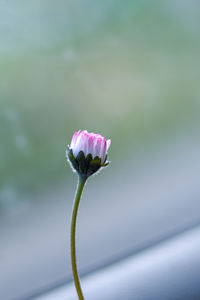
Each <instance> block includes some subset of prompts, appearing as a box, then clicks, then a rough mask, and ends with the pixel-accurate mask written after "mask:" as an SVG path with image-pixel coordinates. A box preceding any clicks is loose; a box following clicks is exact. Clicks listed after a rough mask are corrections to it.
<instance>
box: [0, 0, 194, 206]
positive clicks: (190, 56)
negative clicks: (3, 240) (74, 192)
mask: <svg viewBox="0 0 200 300" xmlns="http://www.w3.org/2000/svg"><path fill="white" fill-rule="evenodd" d="M198 8H199V3H198V1H166V2H160V1H109V0H106V1H58V2H55V1H28V2H27V1H23V0H21V1H15V2H14V3H13V1H1V6H0V37H1V44H0V99H1V100H0V139H1V147H0V168H1V174H2V176H1V182H0V184H1V194H0V207H1V211H2V210H3V209H6V207H7V206H10V205H11V204H12V205H17V203H18V202H20V201H21V200H22V198H24V197H26V199H27V200H28V198H29V197H31V196H30V194H31V195H32V194H33V193H37V192H38V191H40V190H41V189H43V190H46V189H47V188H48V187H49V186H50V185H52V184H53V185H54V186H55V185H56V184H60V182H64V181H65V180H66V176H69V174H68V173H69V169H68V168H67V167H66V165H65V158H64V150H65V148H66V144H67V143H69V141H70V139H71V135H72V133H73V131H75V130H77V129H85V128H86V129H88V130H89V131H97V132H100V133H101V134H103V135H105V136H106V137H111V138H112V141H113V145H112V148H111V153H112V157H113V155H115V154H116V155H118V159H120V156H121V155H122V154H123V159H125V154H124V153H125V152H124V151H126V150H125V149H124V148H127V147H129V146H132V145H134V146H135V147H133V150H132V151H133V153H134V151H135V150H136V148H139V147H145V148H146V147H151V145H152V144H154V143H156V142H157V140H158V139H163V138H165V136H166V135H167V136H168V135H169V134H172V133H173V132H174V131H175V130H177V128H179V127H183V128H185V126H187V125H188V123H191V122H195V121H197V120H199V112H200V105H199V104H200V103H199V94H200V89H199V75H200V74H199V73H200V71H199V70H200V59H199V58H200V55H199V53H200V38H199V36H200V26H199V25H200V21H199V15H200V14H199V10H198ZM70 176H71V175H70ZM13 201H14V202H15V203H10V202H13Z"/></svg>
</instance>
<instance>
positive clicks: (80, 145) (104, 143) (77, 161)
mask: <svg viewBox="0 0 200 300" xmlns="http://www.w3.org/2000/svg"><path fill="white" fill-rule="evenodd" d="M110 144H111V140H106V139H105V138H104V137H103V136H101V135H100V134H95V133H88V132H87V130H84V131H80V130H79V131H76V132H75V133H74V135H73V137H72V141H71V144H70V146H69V147H68V149H67V156H68V159H69V161H70V163H71V166H72V168H73V169H75V170H76V172H77V173H78V174H79V175H80V176H81V177H84V178H87V177H89V176H90V175H92V174H94V173H95V172H97V171H98V170H99V169H100V168H101V167H105V166H107V165H108V162H106V159H107V151H108V148H109V147H110Z"/></svg>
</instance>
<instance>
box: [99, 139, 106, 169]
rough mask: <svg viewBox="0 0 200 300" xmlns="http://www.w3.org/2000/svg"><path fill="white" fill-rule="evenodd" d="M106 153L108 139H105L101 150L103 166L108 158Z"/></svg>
mask: <svg viewBox="0 0 200 300" xmlns="http://www.w3.org/2000/svg"><path fill="white" fill-rule="evenodd" d="M106 152H107V142H106V139H105V138H103V142H102V148H101V153H100V156H101V163H102V164H103V163H104V161H105V158H106Z"/></svg>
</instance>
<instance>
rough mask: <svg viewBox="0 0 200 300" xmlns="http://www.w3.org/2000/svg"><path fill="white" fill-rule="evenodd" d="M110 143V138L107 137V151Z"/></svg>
mask: <svg viewBox="0 0 200 300" xmlns="http://www.w3.org/2000/svg"><path fill="white" fill-rule="evenodd" d="M110 144H111V140H110V139H109V140H107V151H108V149H109V147H110Z"/></svg>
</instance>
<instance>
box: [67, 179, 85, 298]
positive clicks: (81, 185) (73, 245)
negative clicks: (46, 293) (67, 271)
mask: <svg viewBox="0 0 200 300" xmlns="http://www.w3.org/2000/svg"><path fill="white" fill-rule="evenodd" d="M85 182H86V179H85V178H81V177H79V181H78V187H77V191H76V196H75V201H74V207H73V211H72V219H71V262H72V272H73V277H74V283H75V287H76V291H77V294H78V298H79V300H84V297H83V293H82V290H81V285H80V281H79V276H78V271H77V264H76V237H75V236H76V218H77V212H78V206H79V202H80V199H81V195H82V191H83V188H84V185H85Z"/></svg>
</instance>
